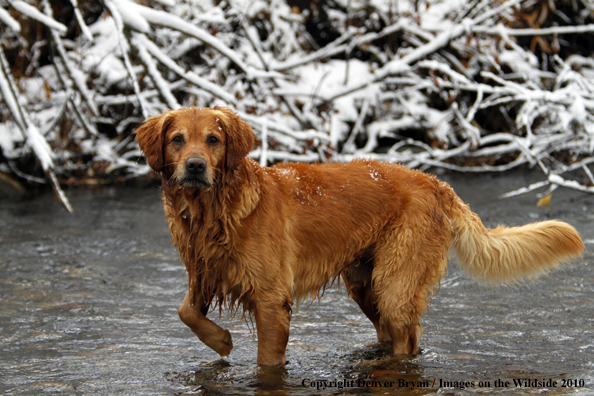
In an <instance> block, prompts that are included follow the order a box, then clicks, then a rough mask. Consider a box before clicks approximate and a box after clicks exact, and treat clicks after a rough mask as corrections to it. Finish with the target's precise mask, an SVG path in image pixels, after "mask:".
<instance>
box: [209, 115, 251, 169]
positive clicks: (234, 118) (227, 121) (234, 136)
mask: <svg viewBox="0 0 594 396" xmlns="http://www.w3.org/2000/svg"><path fill="white" fill-rule="evenodd" d="M214 110H216V111H219V112H221V113H222V114H223V115H224V117H222V120H221V126H222V127H223V129H224V130H225V134H226V143H225V144H226V145H227V148H226V150H227V152H226V153H225V167H226V168H227V169H228V170H233V169H235V168H237V167H238V166H239V165H240V164H241V162H242V161H243V159H244V158H245V157H247V155H248V154H249V152H250V151H251V150H252V147H254V142H255V140H256V136H255V135H254V131H253V130H252V127H251V126H250V124H248V123H247V122H244V121H242V120H241V118H239V116H238V115H237V114H235V112H234V111H233V110H231V109H229V108H227V107H222V106H216V107H215V108H214Z"/></svg>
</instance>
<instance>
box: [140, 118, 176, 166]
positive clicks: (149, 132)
mask: <svg viewBox="0 0 594 396" xmlns="http://www.w3.org/2000/svg"><path fill="white" fill-rule="evenodd" d="M172 120H173V116H172V114H171V112H170V111H166V112H165V113H163V114H160V115H156V116H153V117H150V118H147V119H146V120H145V121H144V123H143V124H142V125H141V126H140V127H138V129H137V130H136V132H135V133H136V141H137V142H138V145H139V146H140V149H141V150H142V152H143V153H144V155H145V156H146V160H147V162H148V164H149V166H150V167H151V168H152V169H153V170H154V171H155V172H157V173H159V172H161V171H162V170H163V139H164V136H165V132H167V128H168V127H169V125H170V124H171V121H172Z"/></svg>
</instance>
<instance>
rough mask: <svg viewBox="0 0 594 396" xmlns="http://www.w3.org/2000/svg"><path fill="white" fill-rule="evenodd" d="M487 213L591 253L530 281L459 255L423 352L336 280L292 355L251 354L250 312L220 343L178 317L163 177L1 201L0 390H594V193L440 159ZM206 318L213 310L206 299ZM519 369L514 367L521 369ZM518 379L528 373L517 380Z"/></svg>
mask: <svg viewBox="0 0 594 396" xmlns="http://www.w3.org/2000/svg"><path fill="white" fill-rule="evenodd" d="M442 179H444V180H446V181H448V182H450V184H451V185H452V186H453V187H454V188H455V189H456V191H457V192H458V194H459V195H460V196H461V197H462V198H463V199H464V200H465V201H466V202H468V203H470V204H471V208H472V209H473V210H474V211H475V212H477V213H478V214H479V216H481V218H482V219H483V222H484V223H485V225H487V226H488V227H494V226H497V225H498V224H507V225H521V224H525V223H529V222H533V221H539V220H545V219H551V218H557V219H561V220H565V221H568V222H570V223H571V224H573V225H574V226H575V227H576V228H577V229H578V231H579V232H580V233H581V234H582V237H583V239H584V240H585V241H586V249H587V251H586V254H585V255H584V257H583V258H582V259H580V260H577V261H575V262H574V263H573V265H571V266H568V267H566V268H565V269H563V270H560V271H558V272H556V273H554V274H552V275H550V276H547V277H544V278H541V279H540V280H538V281H537V282H535V283H531V284H527V285H521V286H515V287H499V288H492V287H489V286H482V285H478V284H476V283H474V282H473V281H472V280H471V279H470V278H469V277H468V276H467V275H465V274H464V273H462V272H461V271H460V270H459V269H458V267H457V265H456V264H455V263H454V262H452V263H451V264H450V267H449V269H448V273H447V276H446V277H445V278H444V280H443V281H442V285H441V288H440V290H439V292H438V293H437V294H436V296H435V297H434V298H433V300H432V303H431V306H430V308H429V311H428V312H427V313H426V314H425V315H424V317H423V320H422V324H423V326H424V328H425V335H424V336H423V339H422V340H421V347H422V354H420V355H419V356H416V357H412V358H395V357H392V356H390V353H389V348H387V347H386V346H385V345H381V344H377V343H376V342H375V335H374V334H375V332H374V330H373V327H372V325H371V324H370V322H368V321H367V319H366V318H365V316H364V315H363V314H362V313H361V312H360V311H359V309H358V307H357V306H356V305H355V303H354V302H353V301H351V300H349V299H348V298H347V295H346V292H345V291H344V288H342V287H340V286H341V285H335V286H334V287H332V288H330V289H328V290H327V291H326V293H325V294H324V296H323V297H322V298H321V299H320V301H314V302H312V303H311V304H310V305H307V304H305V305H303V306H301V307H300V308H299V309H298V310H297V311H296V312H295V313H294V315H293V318H292V320H291V335H290V339H289V346H288V350H287V360H288V364H287V365H286V367H284V368H281V369H274V370H273V369H260V368H259V367H258V366H257V365H256V364H255V361H256V350H257V339H256V334H255V330H254V329H253V327H252V326H251V324H250V323H249V322H248V323H246V321H244V320H241V318H239V317H237V318H230V317H228V316H226V315H225V314H223V315H222V317H221V319H220V322H221V324H222V326H223V327H224V328H228V329H229V330H230V331H231V333H232V336H233V341H234V345H235V348H234V350H233V351H232V353H231V356H230V357H229V358H226V359H220V358H219V357H218V355H217V354H216V353H215V352H213V351H211V350H210V349H208V348H207V347H205V346H204V345H203V344H202V343H201V342H199V341H198V339H197V338H196V337H195V336H194V335H193V334H192V333H191V332H190V330H189V329H188V328H187V327H186V326H185V325H183V324H182V323H181V322H180V320H179V319H178V316H177V308H178V306H179V304H180V302H181V301H182V299H183V296H184V294H185V289H186V285H187V276H186V274H185V271H184V267H183V265H182V264H181V262H180V260H179V257H178V254H177V252H176V250H175V249H174V248H173V247H171V237H170V235H169V233H168V230H167V226H166V223H165V220H164V218H163V212H162V208H161V202H160V198H159V192H158V188H156V187H152V188H132V187H128V188H100V189H97V188H94V189H81V190H77V189H71V190H70V191H68V196H69V198H70V200H71V202H72V205H73V207H74V211H75V213H74V215H68V214H67V213H66V212H65V211H64V210H63V209H61V207H60V206H59V204H58V203H57V202H56V200H55V198H54V197H53V196H52V195H51V194H47V195H42V196H39V197H35V198H32V199H14V198H12V199H4V200H2V201H0V298H1V304H0V392H1V393H2V394H8V395H45V394H52V395H53V394H65V395H251V394H259V395H277V394H279V395H309V394H321V395H326V394H398V395H427V394H440V395H470V394H472V395H475V394H480V395H483V394H497V395H508V394H509V395H512V394H513V395H533V394H541V393H542V394H547V395H565V394H577V395H594V286H593V285H594V268H593V266H594V265H593V264H592V263H593V260H592V259H593V254H592V252H593V249H592V244H594V197H592V196H590V195H586V194H582V193H578V192H574V191H568V190H563V191H559V190H558V191H557V192H555V194H554V196H553V199H552V201H551V203H550V205H548V206H543V207H537V206H536V205H535V202H536V198H535V195H534V194H527V195H524V196H520V197H516V198H511V199H506V200H500V199H498V196H499V195H500V194H502V193H505V192H507V191H510V190H512V189H515V188H518V187H521V186H525V185H527V184H529V183H531V182H534V181H535V180H538V179H539V176H538V175H535V174H533V173H529V172H515V173H511V174H506V175H486V176H485V175H481V176H469V175H445V176H443V177H442ZM210 315H213V316H214V317H215V318H216V317H217V316H218V312H215V313H211V314H210ZM514 380H515V382H514ZM519 381H521V382H519Z"/></svg>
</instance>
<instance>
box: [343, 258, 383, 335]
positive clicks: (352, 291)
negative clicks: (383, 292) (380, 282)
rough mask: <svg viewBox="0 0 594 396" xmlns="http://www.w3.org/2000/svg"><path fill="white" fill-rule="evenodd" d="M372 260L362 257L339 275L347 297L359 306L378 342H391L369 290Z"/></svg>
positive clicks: (370, 289) (371, 292)
mask: <svg viewBox="0 0 594 396" xmlns="http://www.w3.org/2000/svg"><path fill="white" fill-rule="evenodd" d="M372 272H373V259H372V258H371V257H369V256H368V255H364V256H363V257H361V258H360V259H359V260H356V261H354V262H352V263H351V264H350V265H349V266H348V267H346V268H345V269H344V270H343V271H342V273H341V275H342V280H343V281H344V284H345V286H346V289H347V291H348V293H349V295H350V296H351V297H352V298H353V300H354V301H355V302H356V303H357V304H358V305H359V307H360V308H361V310H362V311H363V313H364V314H365V316H367V318H368V319H369V320H370V321H371V323H373V327H375V331H376V333H377V340H378V341H392V338H391V337H390V333H389V332H388V329H387V327H386V326H384V325H383V323H382V321H381V317H380V314H379V312H378V309H377V305H376V304H375V301H374V296H373V291H372V288H371V274H372Z"/></svg>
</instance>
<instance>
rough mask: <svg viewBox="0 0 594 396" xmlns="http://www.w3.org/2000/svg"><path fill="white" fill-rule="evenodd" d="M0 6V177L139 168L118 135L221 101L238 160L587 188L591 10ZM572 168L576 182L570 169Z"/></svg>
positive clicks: (117, 175)
mask: <svg viewBox="0 0 594 396" xmlns="http://www.w3.org/2000/svg"><path fill="white" fill-rule="evenodd" d="M213 1H214V2H211V1H210V0H204V1H201V2H195V1H192V0H143V1H140V0H139V1H138V2H134V1H133V0H101V1H96V0H84V1H80V2H77V0H52V1H51V2H50V1H48V0H28V1H24V0H0V43H1V46H0V49H1V51H0V61H1V68H0V69H1V70H0V91H1V93H2V96H3V98H4V100H3V101H2V102H0V173H2V174H3V175H4V177H9V178H12V179H13V180H19V181H27V182H33V183H47V182H49V183H50V184H52V185H53V186H54V189H55V190H56V192H57V194H58V196H59V198H60V199H61V200H63V201H64V202H65V204H66V205H67V199H66V197H64V196H63V194H61V189H60V183H62V184H64V183H66V184H67V183H77V182H94V181H97V180H105V179H116V180H122V179H126V178H130V177H135V176H139V175H145V174H147V173H148V172H149V169H148V167H147V166H146V165H145V164H144V163H143V162H140V161H139V160H138V159H139V157H141V153H140V151H139V149H138V146H137V145H136V143H135V142H134V138H133V135H132V132H133V131H134V130H135V128H136V127H137V126H138V125H139V123H140V122H142V120H143V119H144V118H146V117H148V116H151V115H155V114H158V113H160V112H163V111H164V110H166V109H168V108H169V109H176V108H179V107H184V106H214V105H227V106H230V107H232V108H234V109H236V110H237V111H238V113H239V114H240V115H241V116H242V117H243V119H244V120H245V121H247V122H249V123H250V124H252V126H253V127H254V130H255V132H256V135H257V137H258V144H257V147H256V148H255V150H254V151H253V152H252V153H251V156H252V157H253V158H255V159H257V160H259V161H260V162H261V163H262V164H270V163H274V162H278V161H285V160H291V161H349V160H352V159H355V158H362V157H366V158H376V159H380V160H384V161H397V162H402V163H404V164H406V165H408V166H411V167H418V168H428V167H438V168H446V169H451V170H456V171H461V172H487V171H491V172H493V171H495V172H501V171H506V170H509V169H513V168H515V167H519V166H526V165H527V166H531V167H535V166H536V167H539V168H540V169H541V170H542V172H543V174H544V181H543V182H541V183H538V184H536V185H532V186H528V187H526V188H525V189H523V190H521V191H518V192H517V193H520V192H527V191H531V190H534V189H537V188H545V187H547V186H548V187H549V191H551V190H554V189H555V188H557V187H559V186H563V187H569V188H575V189H578V190H582V191H587V192H594V188H593V187H592V185H594V177H593V176H592V174H591V171H590V170H589V168H588V166H589V164H590V163H592V162H594V156H592V152H593V150H594V116H593V114H592V110H593V109H594V79H593V77H594V58H593V57H592V52H593V51H594V35H593V32H594V24H592V22H593V19H594V3H592V2H591V1H590V0H560V1H555V2H553V1H551V0H500V1H491V0H471V1H461V0H432V1H418V0H415V1H409V0H394V1H380V0H366V1H361V0H249V1H247V0H222V1H219V2H217V1H216V0H213ZM576 171H578V172H576Z"/></svg>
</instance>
